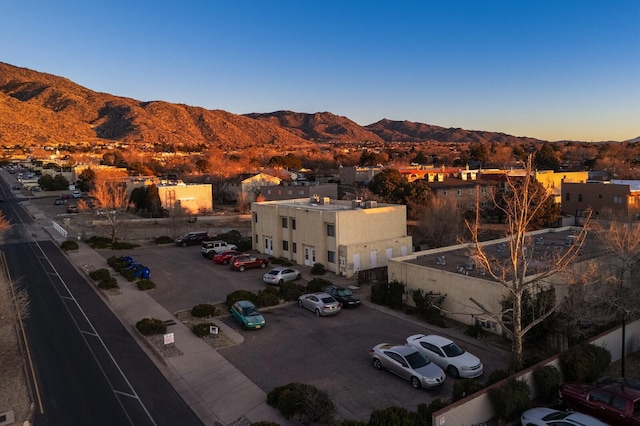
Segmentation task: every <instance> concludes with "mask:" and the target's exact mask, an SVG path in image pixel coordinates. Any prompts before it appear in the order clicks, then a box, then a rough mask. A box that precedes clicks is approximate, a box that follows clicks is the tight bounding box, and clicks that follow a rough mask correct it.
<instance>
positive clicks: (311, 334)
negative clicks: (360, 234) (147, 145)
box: [47, 200, 508, 421]
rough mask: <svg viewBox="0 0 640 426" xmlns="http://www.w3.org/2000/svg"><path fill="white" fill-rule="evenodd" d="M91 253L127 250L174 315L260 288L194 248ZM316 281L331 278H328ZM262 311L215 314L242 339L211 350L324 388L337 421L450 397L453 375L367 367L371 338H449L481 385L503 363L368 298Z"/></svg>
mask: <svg viewBox="0 0 640 426" xmlns="http://www.w3.org/2000/svg"><path fill="white" fill-rule="evenodd" d="M49 204H51V206H50V207H51V208H59V207H61V206H54V205H53V202H52V200H49V202H47V205H49ZM99 252H100V254H102V255H103V256H104V257H105V258H106V257H109V256H112V255H117V256H127V255H128V256H131V257H132V258H134V259H135V260H136V261H138V262H140V263H142V264H143V265H145V266H147V267H149V268H150V269H151V279H152V280H153V281H154V282H155V283H156V288H155V289H154V290H152V291H150V292H149V295H150V296H151V297H153V298H154V299H155V300H156V301H158V302H159V303H160V304H161V305H162V306H164V307H165V308H166V309H167V310H168V311H169V312H172V313H174V314H175V313H177V312H179V311H182V310H187V309H191V308H192V307H193V306H195V305H197V304H200V303H211V304H219V303H223V302H224V301H225V299H226V296H227V295H228V294H229V293H231V292H232V291H234V290H239V289H243V290H250V291H253V292H257V291H258V290H261V289H263V288H264V287H265V285H264V284H263V283H262V275H263V274H264V273H265V272H266V271H268V270H269V267H268V268H266V269H252V270H246V271H244V272H237V271H233V270H230V269H229V267H228V266H226V265H217V264H215V263H214V262H213V261H211V260H209V259H206V258H204V257H203V256H202V255H201V254H200V246H189V247H178V246H175V245H172V244H169V245H161V246H155V245H145V246H143V247H138V248H135V249H132V250H123V251H111V250H100V251H99ZM299 269H301V270H302V271H303V276H304V277H303V279H302V280H301V281H299V282H300V283H301V284H304V283H306V282H307V280H308V279H310V278H311V276H310V275H309V268H308V267H307V268H304V267H301V268H299ZM324 278H327V279H331V275H327V276H325V277H324ZM352 284H355V282H353V283H352ZM367 293H368V288H363V289H362V290H361V291H360V292H359V295H360V297H361V298H362V299H364V300H366V298H367V296H368V294H367ZM263 315H264V317H265V319H266V322H267V326H266V327H265V328H264V329H261V330H256V331H244V330H240V327H239V325H238V324H237V323H235V322H234V321H233V320H232V319H231V317H225V318H221V319H220V320H221V321H223V322H224V323H225V324H226V325H228V326H229V327H232V328H233V329H234V330H236V331H237V332H239V333H240V334H241V335H242V336H243V337H244V342H243V343H241V344H238V345H236V346H232V347H228V348H225V349H220V350H219V353H220V354H222V355H223V356H224V357H225V358H226V359H227V360H228V361H229V362H231V363H232V364H233V365H234V366H235V367H236V368H238V370H240V371H241V372H242V373H243V374H245V375H246V376H247V377H248V378H249V379H251V380H252V381H253V382H254V383H256V384H257V385H258V386H259V387H260V388H261V389H262V390H264V391H265V392H269V391H270V390H271V389H273V388H274V387H275V386H281V385H285V384H287V383H291V382H301V383H308V384H312V385H314V386H317V387H318V388H320V389H324V390H326V391H327V392H328V393H329V395H330V397H331V398H332V400H333V401H334V402H335V403H336V405H337V406H338V410H339V416H340V417H341V418H346V419H358V420H363V421H366V420H368V418H369V415H370V414H371V412H372V411H373V410H376V409H380V408H385V407H388V406H401V407H405V408H407V409H409V410H415V409H416V408H417V406H418V405H419V404H422V403H425V404H429V403H430V402H431V401H432V400H433V399H435V398H442V399H447V398H450V397H451V393H452V388H453V383H454V379H451V378H447V379H446V380H445V383H444V385H443V386H442V387H440V388H437V389H433V390H414V389H413V388H412V387H411V385H410V384H409V382H408V381H405V380H403V379H401V378H399V377H397V376H395V375H393V374H391V373H389V372H387V371H376V370H374V369H373V367H372V366H371V360H370V357H369V350H370V349H371V348H372V347H373V346H374V345H376V344H378V343H382V342H389V343H398V344H403V343H404V342H405V339H406V338H407V337H408V336H409V335H411V334H416V333H423V334H432V333H433V334H443V335H445V336H448V337H451V338H453V339H454V340H456V341H457V342H458V343H459V345H460V346H462V347H463V348H464V349H466V350H468V351H469V352H471V353H473V354H475V355H477V356H478V357H479V358H480V359H481V360H482V361H483V363H484V365H485V374H484V375H483V376H481V377H480V378H478V379H477V380H479V381H481V382H482V381H484V380H486V378H487V377H488V375H489V374H490V373H491V372H492V371H494V370H497V369H503V368H505V367H506V366H507V359H508V353H507V351H505V350H504V349H503V348H500V347H497V346H493V345H491V344H489V343H488V341H479V340H474V339H471V338H469V337H467V336H465V335H464V334H463V333H462V331H463V328H459V329H439V328H437V327H433V326H429V325H428V324H426V323H424V322H421V321H418V320H416V319H415V317H410V316H407V315H405V314H404V313H402V312H393V311H389V310H387V309H384V308H380V307H377V306H375V305H371V304H370V303H365V304H364V305H363V306H361V307H359V308H357V309H353V310H343V311H342V312H341V313H340V314H338V315H336V316H333V317H320V318H318V317H316V316H315V315H314V314H313V313H312V312H310V311H307V310H305V309H302V308H300V307H298V306H297V305H295V304H288V305H284V306H280V307H276V308H271V309H265V310H263Z"/></svg>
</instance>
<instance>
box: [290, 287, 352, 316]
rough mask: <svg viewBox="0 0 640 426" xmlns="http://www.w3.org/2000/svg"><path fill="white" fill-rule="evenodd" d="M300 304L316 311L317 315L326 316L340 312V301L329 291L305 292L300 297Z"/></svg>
mask: <svg viewBox="0 0 640 426" xmlns="http://www.w3.org/2000/svg"><path fill="white" fill-rule="evenodd" d="M298 306H301V307H303V308H307V309H308V310H310V311H312V312H314V313H315V314H316V316H318V317H319V316H323V317H326V316H327V315H335V314H337V313H338V312H340V309H341V308H340V303H338V301H337V300H336V299H334V298H333V296H331V295H330V294H327V293H310V294H303V295H302V296H300V297H299V298H298Z"/></svg>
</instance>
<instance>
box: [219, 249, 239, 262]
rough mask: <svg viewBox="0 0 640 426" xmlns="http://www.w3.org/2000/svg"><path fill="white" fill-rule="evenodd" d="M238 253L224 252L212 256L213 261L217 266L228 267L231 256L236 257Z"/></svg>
mask: <svg viewBox="0 0 640 426" xmlns="http://www.w3.org/2000/svg"><path fill="white" fill-rule="evenodd" d="M239 254H240V253H239V252H238V251H237V250H225V251H223V252H220V253H216V254H214V255H213V261H214V262H216V263H217V264H218V265H228V264H229V261H230V260H231V258H232V257H233V256H237V255H239Z"/></svg>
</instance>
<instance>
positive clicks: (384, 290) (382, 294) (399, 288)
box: [371, 280, 405, 309]
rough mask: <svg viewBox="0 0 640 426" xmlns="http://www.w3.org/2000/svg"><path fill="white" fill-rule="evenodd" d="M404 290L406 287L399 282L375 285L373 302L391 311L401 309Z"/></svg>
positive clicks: (373, 286)
mask: <svg viewBox="0 0 640 426" xmlns="http://www.w3.org/2000/svg"><path fill="white" fill-rule="evenodd" d="M404 290H405V285H404V284H403V283H401V282H399V281H397V280H393V281H391V282H390V283H378V284H374V285H372V286H371V301H372V302H373V303H376V304H378V305H383V306H388V307H390V308H391V309H400V308H401V307H402V296H403V295H404Z"/></svg>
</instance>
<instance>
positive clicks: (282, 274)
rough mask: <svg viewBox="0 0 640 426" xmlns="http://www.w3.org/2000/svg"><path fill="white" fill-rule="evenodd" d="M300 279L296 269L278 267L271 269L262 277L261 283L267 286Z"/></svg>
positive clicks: (300, 275) (300, 276)
mask: <svg viewBox="0 0 640 426" xmlns="http://www.w3.org/2000/svg"><path fill="white" fill-rule="evenodd" d="M300 278H302V274H301V273H300V271H298V270H296V269H291V268H287V267H284V266H278V267H276V268H273V269H272V270H270V271H269V272H267V273H266V274H264V276H263V277H262V281H264V282H265V283H267V284H278V285H279V284H282V283H284V282H287V281H295V280H299V279H300Z"/></svg>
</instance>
